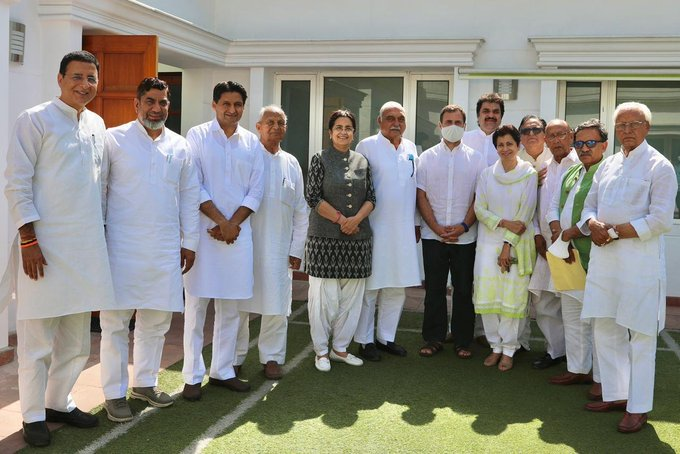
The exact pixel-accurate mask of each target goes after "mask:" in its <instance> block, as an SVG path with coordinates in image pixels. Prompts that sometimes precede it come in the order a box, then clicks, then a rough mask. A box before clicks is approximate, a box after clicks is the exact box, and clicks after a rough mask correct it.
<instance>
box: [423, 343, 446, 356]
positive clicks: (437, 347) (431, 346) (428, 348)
mask: <svg viewBox="0 0 680 454" xmlns="http://www.w3.org/2000/svg"><path fill="white" fill-rule="evenodd" d="M442 350H444V344H442V343H441V342H435V341H432V342H428V343H427V344H425V345H423V346H422V347H421V348H420V351H419V352H418V354H419V355H420V356H422V357H423V358H430V357H432V356H434V355H436V354H437V353H439V352H440V351H442Z"/></svg>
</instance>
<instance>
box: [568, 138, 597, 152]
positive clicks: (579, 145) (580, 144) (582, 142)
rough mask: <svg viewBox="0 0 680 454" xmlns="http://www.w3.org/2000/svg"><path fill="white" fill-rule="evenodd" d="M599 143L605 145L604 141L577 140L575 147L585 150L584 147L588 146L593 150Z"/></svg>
mask: <svg viewBox="0 0 680 454" xmlns="http://www.w3.org/2000/svg"><path fill="white" fill-rule="evenodd" d="M598 143H604V140H577V141H576V142H574V144H573V145H574V148H575V149H577V150H580V149H581V148H583V145H587V146H588V148H593V147H594V146H595V145H597V144H598Z"/></svg>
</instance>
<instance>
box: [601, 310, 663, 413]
mask: <svg viewBox="0 0 680 454" xmlns="http://www.w3.org/2000/svg"><path fill="white" fill-rule="evenodd" d="M593 333H594V337H595V345H596V348H597V357H598V361H599V363H600V376H601V377H600V378H601V379H602V400H603V401H605V402H611V401H615V400H626V399H628V405H627V407H626V410H627V411H628V412H629V413H646V412H648V411H651V410H652V407H653V403H654V371H655V367H656V342H657V336H656V334H655V335H654V336H647V335H646V334H643V333H640V332H637V331H632V330H628V329H627V328H625V327H623V326H621V325H619V324H618V323H617V322H616V321H615V320H614V319H613V318H596V319H594V320H593Z"/></svg>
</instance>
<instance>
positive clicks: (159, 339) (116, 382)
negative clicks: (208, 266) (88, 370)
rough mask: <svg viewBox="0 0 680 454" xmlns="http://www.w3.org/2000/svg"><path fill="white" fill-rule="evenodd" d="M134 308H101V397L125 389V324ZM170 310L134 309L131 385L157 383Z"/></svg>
mask: <svg viewBox="0 0 680 454" xmlns="http://www.w3.org/2000/svg"><path fill="white" fill-rule="evenodd" d="M134 312H135V311H134V309H125V310H118V311H101V312H100V313H99V321H100V324H101V327H102V340H101V348H100V356H101V359H100V360H101V377H102V387H103V388H104V397H105V398H106V399H107V400H109V399H118V398H121V397H125V394H126V393H127V389H128V381H129V378H128V357H129V342H130V341H129V340H130V338H129V331H130V330H129V326H130V319H131V318H132V314H133V313H134ZM171 322H172V312H170V311H158V310H152V309H138V310H137V315H136V316H135V331H134V346H133V349H132V364H133V374H132V386H133V387H135V388H136V387H148V386H156V385H158V370H159V369H160V367H161V357H162V356H163V344H165V334H166V333H167V332H168V330H169V329H170V323H171Z"/></svg>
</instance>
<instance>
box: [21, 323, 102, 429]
mask: <svg viewBox="0 0 680 454" xmlns="http://www.w3.org/2000/svg"><path fill="white" fill-rule="evenodd" d="M89 356H90V313H89V312H83V313H79V314H71V315H64V316H61V317H53V318H41V319H31V320H17V358H18V362H19V400H20V402H21V415H22V417H23V420H24V422H25V423H27V424H30V423H32V422H36V421H44V420H45V408H50V409H52V410H57V411H63V412H70V411H72V410H74V409H75V408H76V404H75V402H74V401H73V398H72V397H71V390H72V389H73V385H75V383H76V380H77V379H78V376H79V375H80V372H81V371H82V370H83V368H84V367H85V364H86V363H87V359H88V357H89Z"/></svg>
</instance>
